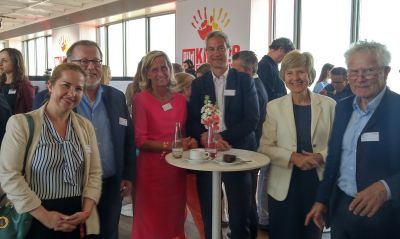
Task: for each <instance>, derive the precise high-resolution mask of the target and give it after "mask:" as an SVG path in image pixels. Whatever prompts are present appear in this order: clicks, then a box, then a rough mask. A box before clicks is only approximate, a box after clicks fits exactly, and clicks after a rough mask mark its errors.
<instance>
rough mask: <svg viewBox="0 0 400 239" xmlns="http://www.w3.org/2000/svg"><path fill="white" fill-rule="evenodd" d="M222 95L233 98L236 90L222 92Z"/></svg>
mask: <svg viewBox="0 0 400 239" xmlns="http://www.w3.org/2000/svg"><path fill="white" fill-rule="evenodd" d="M224 95H225V96H235V95H236V90H224Z"/></svg>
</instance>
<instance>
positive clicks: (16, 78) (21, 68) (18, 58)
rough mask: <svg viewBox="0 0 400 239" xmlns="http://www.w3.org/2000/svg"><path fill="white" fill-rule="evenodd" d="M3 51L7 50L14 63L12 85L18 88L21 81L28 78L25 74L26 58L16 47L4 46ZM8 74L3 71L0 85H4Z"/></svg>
mask: <svg viewBox="0 0 400 239" xmlns="http://www.w3.org/2000/svg"><path fill="white" fill-rule="evenodd" d="M1 52H7V54H8V56H9V57H10V60H11V63H12V68H13V69H12V76H13V81H12V83H11V84H12V87H14V88H17V87H18V86H19V83H21V81H23V80H26V79H28V78H27V77H26V75H25V64H24V58H23V57H22V54H21V52H20V51H19V50H17V49H15V48H4V49H3V50H1V51H0V53H1ZM6 79H7V78H6V74H5V73H3V74H2V75H1V76H0V86H1V85H4V83H5V82H6Z"/></svg>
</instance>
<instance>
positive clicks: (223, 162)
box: [214, 158, 247, 165]
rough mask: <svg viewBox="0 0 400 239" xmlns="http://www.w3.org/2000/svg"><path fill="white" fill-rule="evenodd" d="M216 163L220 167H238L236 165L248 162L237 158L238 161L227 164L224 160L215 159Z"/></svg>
mask: <svg viewBox="0 0 400 239" xmlns="http://www.w3.org/2000/svg"><path fill="white" fill-rule="evenodd" d="M214 161H215V162H216V163H218V164H220V165H236V164H241V163H245V162H247V161H244V160H243V159H241V158H236V160H235V161H233V162H232V163H228V162H225V161H224V160H223V159H222V158H217V159H215V160H214Z"/></svg>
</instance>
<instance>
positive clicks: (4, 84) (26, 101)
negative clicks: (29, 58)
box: [0, 48, 35, 114]
mask: <svg viewBox="0 0 400 239" xmlns="http://www.w3.org/2000/svg"><path fill="white" fill-rule="evenodd" d="M24 65H25V63H24V59H23V58H22V54H21V52H20V51H19V50H17V49H15V48H4V49H3V50H1V51H0V71H2V72H3V73H2V74H1V76H0V91H1V92H2V93H3V95H4V96H5V97H6V99H7V102H8V105H9V106H10V108H11V111H12V114H18V113H26V112H28V111H31V110H32V102H33V98H34V97H35V89H34V88H33V86H32V84H31V82H30V81H29V79H28V78H27V77H26V75H25V66H24Z"/></svg>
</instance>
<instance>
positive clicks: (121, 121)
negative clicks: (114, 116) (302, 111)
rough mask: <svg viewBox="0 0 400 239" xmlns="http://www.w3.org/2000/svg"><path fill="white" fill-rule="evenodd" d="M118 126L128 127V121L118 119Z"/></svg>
mask: <svg viewBox="0 0 400 239" xmlns="http://www.w3.org/2000/svg"><path fill="white" fill-rule="evenodd" d="M119 124H120V125H123V126H128V120H126V119H124V118H121V117H119Z"/></svg>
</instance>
